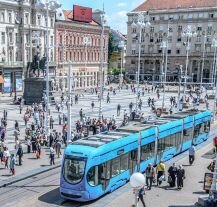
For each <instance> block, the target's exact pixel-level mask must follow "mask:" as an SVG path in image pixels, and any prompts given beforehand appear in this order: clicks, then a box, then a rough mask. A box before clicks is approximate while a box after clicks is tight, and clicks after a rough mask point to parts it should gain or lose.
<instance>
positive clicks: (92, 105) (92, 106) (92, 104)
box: [91, 101, 95, 112]
mask: <svg viewBox="0 0 217 207" xmlns="http://www.w3.org/2000/svg"><path fill="white" fill-rule="evenodd" d="M94 106H95V104H94V101H92V103H91V108H92V112H93V109H94Z"/></svg>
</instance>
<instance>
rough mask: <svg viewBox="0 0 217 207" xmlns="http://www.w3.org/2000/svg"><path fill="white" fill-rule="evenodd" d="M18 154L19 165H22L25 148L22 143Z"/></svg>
mask: <svg viewBox="0 0 217 207" xmlns="http://www.w3.org/2000/svg"><path fill="white" fill-rule="evenodd" d="M17 156H18V162H19V165H20V166H21V165H22V157H23V148H22V145H21V144H19V147H18V150H17Z"/></svg>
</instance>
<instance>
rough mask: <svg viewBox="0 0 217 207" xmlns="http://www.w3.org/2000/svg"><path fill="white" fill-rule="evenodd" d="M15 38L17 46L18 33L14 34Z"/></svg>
mask: <svg viewBox="0 0 217 207" xmlns="http://www.w3.org/2000/svg"><path fill="white" fill-rule="evenodd" d="M15 37H16V39H15V41H16V44H17V43H19V35H18V33H16V34H15Z"/></svg>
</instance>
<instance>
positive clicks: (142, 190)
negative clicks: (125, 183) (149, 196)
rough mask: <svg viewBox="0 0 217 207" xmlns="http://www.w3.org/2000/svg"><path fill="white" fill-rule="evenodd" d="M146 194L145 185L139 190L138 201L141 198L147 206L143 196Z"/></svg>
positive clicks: (144, 206)
mask: <svg viewBox="0 0 217 207" xmlns="http://www.w3.org/2000/svg"><path fill="white" fill-rule="evenodd" d="M144 195H145V189H144V187H142V188H141V189H140V190H139V197H138V202H139V200H141V202H142V205H143V207H146V205H145V201H144V198H143V196H144Z"/></svg>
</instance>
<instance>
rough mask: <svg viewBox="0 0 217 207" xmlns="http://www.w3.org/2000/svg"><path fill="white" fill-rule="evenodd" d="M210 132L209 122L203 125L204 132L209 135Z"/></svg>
mask: <svg viewBox="0 0 217 207" xmlns="http://www.w3.org/2000/svg"><path fill="white" fill-rule="evenodd" d="M209 131H210V121H207V122H205V123H204V132H205V133H209Z"/></svg>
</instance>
